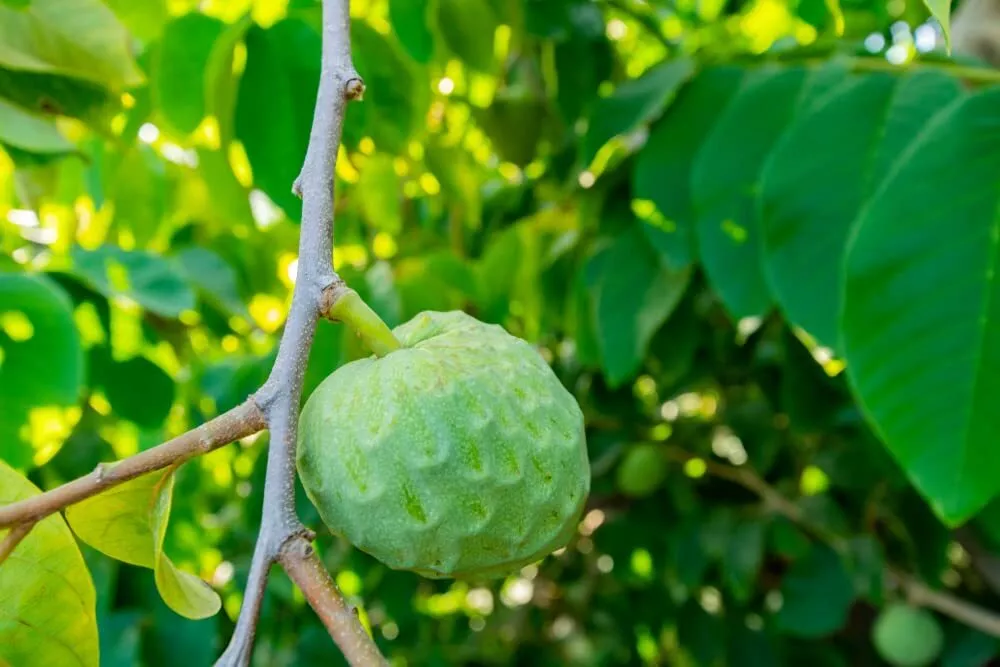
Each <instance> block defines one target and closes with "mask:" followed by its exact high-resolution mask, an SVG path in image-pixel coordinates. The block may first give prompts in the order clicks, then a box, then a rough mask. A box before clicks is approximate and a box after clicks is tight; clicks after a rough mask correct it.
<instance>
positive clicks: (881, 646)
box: [872, 602, 944, 667]
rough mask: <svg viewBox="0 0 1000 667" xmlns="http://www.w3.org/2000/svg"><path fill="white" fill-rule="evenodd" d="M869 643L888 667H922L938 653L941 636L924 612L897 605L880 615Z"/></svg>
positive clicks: (935, 620)
mask: <svg viewBox="0 0 1000 667" xmlns="http://www.w3.org/2000/svg"><path fill="white" fill-rule="evenodd" d="M872 643H874V644H875V648H876V649H878V653H879V655H880V656H882V659H883V660H885V661H886V662H888V663H889V664H890V665H895V667H923V666H924V665H929V664H931V663H932V662H933V661H934V660H935V659H936V658H937V657H938V654H940V653H941V649H942V647H943V646H944V633H943V632H942V630H941V625H940V624H939V623H938V622H937V619H936V618H934V615H933V614H932V613H930V612H929V611H927V610H926V609H920V608H918V607H911V606H910V605H907V604H903V603H899V602H896V603H892V604H890V605H888V606H886V607H885V608H884V609H882V611H881V613H879V616H878V618H877V619H876V620H875V625H874V626H873V628H872Z"/></svg>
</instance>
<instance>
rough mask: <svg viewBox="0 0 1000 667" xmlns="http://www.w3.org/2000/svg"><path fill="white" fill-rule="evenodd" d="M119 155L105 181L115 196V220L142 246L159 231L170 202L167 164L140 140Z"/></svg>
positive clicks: (115, 222)
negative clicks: (107, 179)
mask: <svg viewBox="0 0 1000 667" xmlns="http://www.w3.org/2000/svg"><path fill="white" fill-rule="evenodd" d="M120 159H121V162H120V163H119V164H118V165H117V167H116V168H115V170H114V171H113V172H111V174H109V177H110V178H109V183H108V189H109V191H110V193H111V196H112V197H113V199H114V224H115V226H116V227H119V228H124V229H127V230H129V232H131V234H132V237H133V239H134V240H135V243H136V245H137V246H139V247H145V246H147V245H148V244H149V242H150V241H152V240H153V239H154V238H155V237H156V235H157V233H158V232H159V231H160V227H161V226H162V224H163V219H164V217H165V216H166V213H167V206H168V204H169V203H170V202H169V195H170V183H169V182H168V179H167V164H166V162H165V161H164V160H163V158H161V157H160V156H159V155H158V154H157V152H156V151H155V150H153V149H152V148H151V147H149V146H147V145H145V144H141V143H137V144H135V145H134V146H132V147H131V148H130V149H129V150H128V151H127V152H126V153H125V154H124V155H121V157H120Z"/></svg>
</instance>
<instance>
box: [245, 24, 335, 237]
mask: <svg viewBox="0 0 1000 667" xmlns="http://www.w3.org/2000/svg"><path fill="white" fill-rule="evenodd" d="M246 49H247V56H246V58H247V60H246V69H244V71H243V77H242V78H241V80H240V86H239V97H238V100H237V103H236V138H237V139H239V140H240V141H241V142H243V146H244V148H245V149H246V153H247V157H248V158H249V160H250V166H251V167H252V168H253V178H254V184H255V186H256V187H258V188H260V189H261V190H263V191H264V192H265V193H267V196H268V197H270V198H271V199H272V200H273V201H274V203H275V204H277V205H278V206H279V207H280V208H281V209H283V210H284V211H285V213H286V214H287V215H288V217H290V218H292V219H293V220H298V219H299V218H300V217H301V215H302V202H301V201H299V198H298V197H296V196H295V195H294V194H293V193H292V183H294V182H295V179H296V178H297V177H298V175H299V171H301V169H302V163H303V161H304V160H305V156H306V148H307V147H308V146H309V133H310V131H311V129H312V117H313V111H314V109H315V106H316V92H317V88H318V85H319V73H320V53H321V51H322V45H321V39H320V36H319V35H318V34H317V33H316V31H314V30H313V29H312V27H311V26H309V24H307V23H304V22H303V21H300V20H298V19H291V18H289V19H284V20H282V21H279V22H278V23H276V24H274V25H273V26H271V27H270V28H267V29H264V28H261V27H259V26H256V25H255V26H252V27H250V29H248V30H247V32H246Z"/></svg>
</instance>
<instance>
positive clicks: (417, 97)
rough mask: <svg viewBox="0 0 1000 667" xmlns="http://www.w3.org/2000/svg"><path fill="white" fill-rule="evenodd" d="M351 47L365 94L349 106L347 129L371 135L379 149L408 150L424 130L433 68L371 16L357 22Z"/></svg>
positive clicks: (402, 153) (352, 31) (352, 25)
mask: <svg viewBox="0 0 1000 667" xmlns="http://www.w3.org/2000/svg"><path fill="white" fill-rule="evenodd" d="M351 48H352V50H353V53H354V65H355V67H357V69H358V74H360V75H361V78H363V79H364V81H365V98H364V101H363V102H361V103H352V104H350V105H348V107H347V119H346V120H345V130H346V131H348V132H353V133H356V134H357V135H358V138H360V137H361V136H368V137H370V138H371V139H373V140H374V142H375V146H376V147H377V148H378V150H379V151H384V152H389V153H393V154H396V155H405V154H406V150H407V147H408V145H409V143H410V141H411V140H413V139H414V137H415V135H416V134H417V133H420V132H422V131H423V127H424V119H425V112H426V110H427V108H428V105H429V100H430V92H429V91H430V86H428V85H427V76H428V75H427V73H426V72H424V71H422V70H420V69H419V68H418V67H417V66H416V65H415V64H414V62H413V61H412V60H410V59H409V58H407V56H406V54H405V53H404V52H403V51H402V49H401V48H400V47H399V46H398V45H397V44H396V43H395V42H392V41H390V40H388V39H386V38H385V37H384V36H383V35H380V34H379V33H378V31H376V30H375V29H374V28H372V27H371V25H370V24H369V23H367V22H366V21H354V22H352V23H351ZM309 113H310V116H311V115H312V110H311V109H310V111H309Z"/></svg>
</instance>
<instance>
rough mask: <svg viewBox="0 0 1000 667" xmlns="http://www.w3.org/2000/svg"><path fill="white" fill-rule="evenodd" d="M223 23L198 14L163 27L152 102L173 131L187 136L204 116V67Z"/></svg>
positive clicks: (206, 88) (154, 75)
mask: <svg viewBox="0 0 1000 667" xmlns="http://www.w3.org/2000/svg"><path fill="white" fill-rule="evenodd" d="M225 27H226V26H225V24H224V23H223V22H222V21H220V20H218V19H216V18H213V17H210V16H206V15H205V14H201V13H199V12H191V13H188V14H184V15H183V16H179V17H177V18H175V19H173V20H172V21H171V22H170V23H168V24H167V25H166V27H165V28H164V31H163V38H162V39H161V40H160V45H159V49H158V51H157V54H156V60H155V61H154V70H153V79H152V91H153V100H154V103H155V104H156V106H157V107H158V108H159V109H160V112H161V113H162V114H163V117H164V118H165V119H166V120H167V122H169V123H170V124H171V125H172V126H173V127H174V128H175V129H176V130H177V131H179V132H182V133H185V134H187V133H190V132H193V131H194V130H195V128H197V127H198V125H199V123H201V120H202V118H204V117H205V111H206V106H205V95H206V93H209V92H210V91H211V88H209V87H208V86H206V83H207V81H206V74H207V73H208V64H209V61H210V58H211V55H212V50H213V47H214V46H215V43H216V41H218V39H219V37H220V36H221V35H222V33H223V31H224V30H225Z"/></svg>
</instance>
